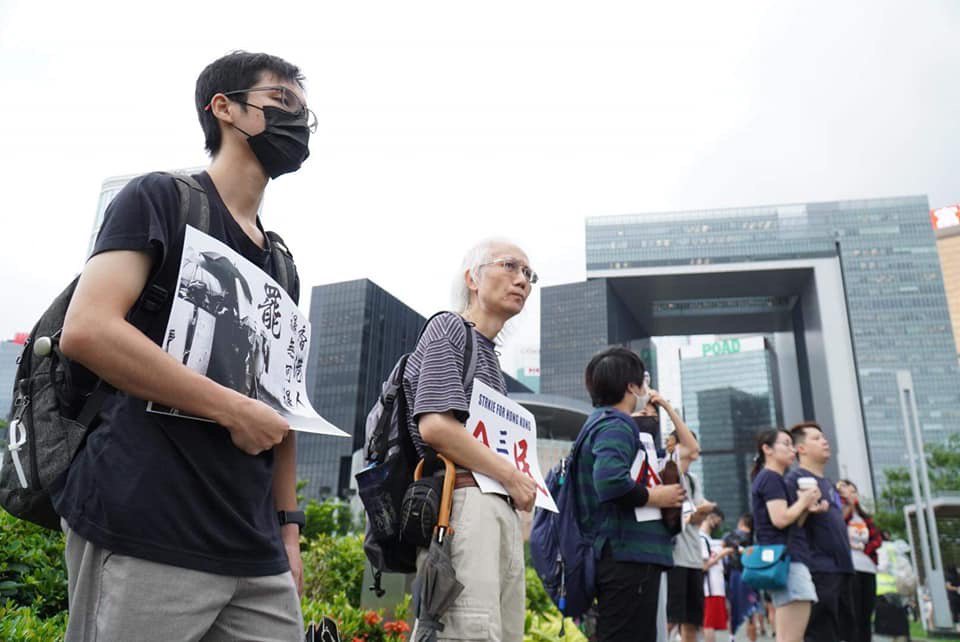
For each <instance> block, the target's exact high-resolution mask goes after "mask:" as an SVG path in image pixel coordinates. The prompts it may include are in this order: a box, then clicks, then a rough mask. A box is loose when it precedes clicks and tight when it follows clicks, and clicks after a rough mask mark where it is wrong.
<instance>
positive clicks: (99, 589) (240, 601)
mask: <svg viewBox="0 0 960 642" xmlns="http://www.w3.org/2000/svg"><path fill="white" fill-rule="evenodd" d="M61 526H62V527H63V531H64V533H66V536H67V545H66V560H67V577H68V587H67V588H68V596H69V600H70V617H69V620H68V623H67V635H66V642H126V641H127V640H131V641H134V640H135V641H137V642H141V641H143V642H146V641H150V640H157V642H171V641H172V640H177V641H180V640H194V641H203V642H220V641H227V640H230V641H234V640H257V641H258V642H267V641H271V642H272V641H276V642H294V641H297V642H299V641H300V640H303V635H304V629H303V616H302V615H301V613H300V599H299V597H298V596H297V589H296V586H295V585H294V582H293V576H292V575H291V573H290V572H289V571H287V572H286V573H283V574H280V575H270V576H266V577H231V576H227V575H214V574H212V573H203V572H200V571H193V570H190V569H185V568H179V567H176V566H169V565H167V564H158V563H156V562H149V561H147V560H142V559H139V558H136V557H129V556H126V555H119V554H116V553H112V552H110V551H108V550H106V549H103V548H100V547H99V546H96V545H94V544H91V543H90V542H88V541H87V540H85V539H83V538H82V537H80V536H79V535H77V534H76V533H74V532H73V531H72V530H70V528H69V527H68V526H67V524H66V522H64V521H62V520H61Z"/></svg>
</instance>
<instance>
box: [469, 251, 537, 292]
mask: <svg viewBox="0 0 960 642" xmlns="http://www.w3.org/2000/svg"><path fill="white" fill-rule="evenodd" d="M487 265H499V266H500V267H502V268H503V269H504V270H506V271H507V272H509V273H510V274H522V275H523V278H525V279H526V280H527V283H529V284H530V285H533V284H534V283H536V282H537V281H539V280H540V277H539V276H537V273H536V272H534V271H533V268H531V267H530V266H529V265H525V264H524V263H522V262H521V261H520V260H519V259H515V258H513V257H512V256H504V257H502V258H499V259H494V260H493V261H488V262H487V263H481V264H480V267H484V266H487Z"/></svg>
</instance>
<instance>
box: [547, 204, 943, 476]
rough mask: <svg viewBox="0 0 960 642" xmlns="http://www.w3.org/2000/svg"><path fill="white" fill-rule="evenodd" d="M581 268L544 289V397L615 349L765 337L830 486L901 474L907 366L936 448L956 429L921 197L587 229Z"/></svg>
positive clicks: (939, 290)
mask: <svg viewBox="0 0 960 642" xmlns="http://www.w3.org/2000/svg"><path fill="white" fill-rule="evenodd" d="M586 263H587V281H586V282H583V283H574V284H569V285H562V286H555V287H552V288H545V289H544V291H543V297H542V302H543V303H542V305H543V309H542V322H541V324H542V325H541V335H542V338H541V340H542V354H541V366H542V377H541V389H542V390H543V391H544V392H547V393H559V394H567V395H570V396H577V397H581V398H582V397H583V393H582V392H581V391H580V390H579V386H578V385H577V383H578V381H577V380H578V378H579V377H580V373H581V372H582V368H583V364H584V363H586V361H585V360H584V357H585V356H587V353H588V352H592V351H595V350H596V349H599V348H600V347H602V346H604V345H608V344H611V343H625V342H626V341H630V340H633V339H635V338H639V337H651V336H677V335H697V334H708V333H712V334H725V333H729V334H733V333H758V334H768V333H770V334H773V335H775V336H776V337H777V339H776V343H777V359H778V362H779V364H780V368H779V370H780V375H781V377H783V378H784V379H788V378H789V379H791V380H794V381H795V385H793V384H792V385H790V386H787V387H786V388H785V393H784V400H783V409H784V418H785V421H786V422H787V423H791V422H793V421H799V420H801V419H815V420H817V421H819V422H820V423H821V424H822V425H824V427H825V430H826V432H827V434H828V436H829V437H830V438H831V439H832V440H833V441H834V444H835V447H836V448H835V455H836V457H835V460H837V461H835V462H833V463H832V464H831V467H832V470H831V472H832V473H833V474H842V475H844V476H849V477H851V478H852V479H854V480H855V481H857V482H858V483H860V484H862V485H863V486H864V487H867V488H869V487H871V486H872V485H873V484H874V480H873V478H872V474H873V473H874V472H878V471H882V470H883V469H884V468H887V467H890V466H899V465H902V464H903V456H904V455H903V449H902V443H903V440H902V437H901V435H902V430H903V428H902V426H901V425H900V424H901V409H900V406H899V399H898V395H897V392H896V391H897V388H896V379H895V376H896V375H895V371H896V370H898V369H909V370H910V371H911V372H912V375H913V381H914V383H915V387H916V399H917V405H918V409H919V414H920V417H919V419H920V423H921V425H922V426H923V429H924V432H925V434H926V435H927V436H928V438H929V440H931V441H935V440H938V439H941V438H942V437H943V436H944V435H946V434H947V433H950V432H955V431H957V430H960V390H958V387H957V385H956V381H957V380H958V367H957V359H956V347H955V344H954V340H953V331H952V327H951V325H950V319H949V314H948V308H947V299H946V294H945V290H944V281H943V277H942V275H941V270H940V262H939V258H938V255H937V248H936V242H935V237H934V232H933V230H932V229H931V225H930V220H929V207H928V204H927V199H926V197H924V196H909V197H900V198H884V199H867V200H856V201H836V202H826V203H801V204H792V205H773V206H761V207H744V208H735V209H723V210H697V211H688V212H671V213H653V214H643V215H627V216H613V217H602V218H592V219H588V221H587V224H586ZM784 338H786V340H784ZM781 346H783V347H784V349H781ZM838 466H839V468H838ZM876 481H877V483H878V484H882V481H883V477H882V474H881V475H880V476H879V478H878V479H877V480H876Z"/></svg>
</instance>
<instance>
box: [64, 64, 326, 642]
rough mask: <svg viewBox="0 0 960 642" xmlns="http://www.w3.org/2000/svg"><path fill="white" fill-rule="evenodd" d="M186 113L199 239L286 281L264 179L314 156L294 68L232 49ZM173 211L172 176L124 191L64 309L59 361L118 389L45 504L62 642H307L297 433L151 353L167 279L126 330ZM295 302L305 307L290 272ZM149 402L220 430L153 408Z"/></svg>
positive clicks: (206, 75)
mask: <svg viewBox="0 0 960 642" xmlns="http://www.w3.org/2000/svg"><path fill="white" fill-rule="evenodd" d="M196 107H197V112H198V115H199V118H200V123H201V126H202V128H203V131H204V134H205V137H206V148H207V150H208V151H209V152H210V154H211V156H212V162H211V163H210V166H209V168H208V169H207V171H205V172H201V173H200V174H197V175H196V176H194V178H195V179H196V181H197V182H198V183H199V185H200V187H202V189H203V191H204V192H205V193H206V195H207V198H208V200H209V229H208V232H207V233H208V234H209V236H211V237H213V238H215V239H216V240H218V241H220V242H222V243H224V244H225V245H227V246H228V247H230V248H231V249H232V250H234V251H235V252H237V253H238V254H240V255H241V256H243V257H244V258H246V259H247V260H249V261H250V262H252V263H253V264H254V265H255V266H257V267H259V268H260V269H262V270H263V271H265V272H266V273H267V274H269V275H270V276H272V277H274V278H276V279H277V280H278V281H280V279H279V278H277V277H278V272H279V271H280V270H281V269H283V268H281V267H280V266H279V265H277V262H276V261H274V260H273V259H274V258H275V257H274V256H273V254H272V249H273V248H272V245H271V244H272V243H273V242H274V241H272V240H271V239H270V238H269V237H268V236H267V235H266V234H265V233H264V231H263V228H262V227H261V225H260V220H259V218H258V216H257V210H258V208H259V205H260V202H261V200H262V198H263V192H264V189H265V188H266V186H267V182H268V181H269V179H270V178H276V177H277V176H280V175H281V174H285V173H288V172H293V171H296V170H297V169H298V168H299V166H300V164H301V163H302V162H303V161H304V159H306V158H307V155H308V149H307V144H308V141H309V137H310V131H311V129H312V128H313V126H314V122H313V118H312V113H311V112H310V111H309V110H308V109H307V108H306V102H305V97H304V92H303V86H302V76H301V74H300V71H299V69H297V67H295V66H294V65H292V64H290V63H288V62H286V61H284V60H281V59H280V58H277V57H275V56H270V55H267V54H251V53H246V52H234V53H232V54H229V55H227V56H224V57H223V58H220V59H219V60H216V61H215V62H213V63H212V64H210V65H209V66H208V67H207V68H206V69H204V70H203V72H202V73H201V74H200V77H199V78H198V79H197V88H196ZM179 211H180V205H179V195H178V189H177V186H176V184H175V182H174V179H173V178H172V177H171V176H169V175H167V174H161V173H153V174H147V175H145V176H140V177H138V178H135V179H133V180H132V181H130V183H129V184H128V185H127V186H126V187H124V189H123V190H122V191H121V192H120V193H119V194H118V195H117V197H116V198H115V199H114V201H113V202H112V203H111V204H110V206H109V207H108V209H107V212H106V216H105V219H104V223H103V227H102V229H101V231H100V235H99V237H98V239H97V242H96V245H95V247H94V251H93V254H92V256H91V258H90V259H89V260H88V262H87V264H86V266H85V267H84V270H83V273H82V275H81V277H80V281H79V284H78V286H77V289H76V293H75V295H74V297H73V300H72V302H71V304H70V308H69V310H68V311H67V315H66V320H65V323H64V328H63V333H62V337H61V339H60V348H61V350H62V352H63V353H64V354H65V355H66V356H67V357H69V358H70V359H73V360H74V361H76V362H79V363H81V364H83V365H84V366H86V367H87V368H89V369H90V370H91V371H93V372H94V373H95V374H97V375H98V376H100V377H102V378H103V379H104V380H106V381H108V382H109V383H110V384H112V385H113V386H114V387H115V388H116V389H117V392H116V393H114V394H112V395H111V396H110V397H109V398H108V399H107V401H106V402H105V403H104V406H103V409H102V411H101V413H100V423H99V426H98V427H97V428H96V430H94V431H93V432H92V433H90V435H89V437H88V439H87V441H86V443H85V445H84V446H83V447H82V448H81V449H80V450H79V452H78V453H77V455H76V457H75V458H74V460H73V462H72V464H71V466H70V469H69V470H68V472H67V474H66V475H65V479H64V480H63V483H62V485H61V487H60V488H59V489H57V490H56V491H55V492H54V504H55V506H56V508H57V511H58V512H59V513H60V515H62V517H63V526H64V531H65V532H66V536H67V539H66V558H67V571H68V577H69V587H68V588H69V598H70V619H69V623H68V626H67V635H66V639H67V640H70V641H72V640H94V639H96V640H165V641H166V640H187V639H190V640H227V639H230V640H234V639H255V640H297V639H302V636H303V624H302V616H301V613H300V605H299V598H298V589H299V588H300V587H302V565H301V560H300V550H299V526H300V525H301V524H302V521H303V520H302V513H299V514H298V513H297V512H296V508H297V501H296V491H295V485H296V446H295V441H294V434H293V433H292V432H290V430H289V425H288V424H287V422H286V420H284V419H283V418H282V417H281V416H280V415H279V414H278V413H277V412H276V411H274V410H273V409H272V408H271V407H269V406H267V405H266V404H264V403H262V402H260V401H257V400H256V399H253V398H250V397H248V396H246V395H244V394H242V393H241V392H238V391H237V390H235V389H232V388H231V387H227V386H224V385H221V384H220V383H217V382H216V381H215V380H214V378H209V377H207V376H203V375H201V374H198V373H196V372H194V371H193V370H190V369H189V368H187V367H186V366H185V365H183V364H182V363H180V361H179V360H177V359H175V358H173V357H172V356H170V355H169V354H167V353H166V352H164V351H163V349H161V347H160V344H161V341H162V339H163V333H164V331H165V327H166V322H167V318H168V315H169V311H170V309H171V303H172V300H173V297H172V294H173V292H175V290H176V284H169V283H167V284H162V285H163V287H165V288H167V289H168V292H169V296H168V297H167V300H166V301H164V302H163V303H162V305H161V306H160V307H161V309H160V310H159V311H158V312H157V313H156V314H154V315H152V317H151V318H150V319H149V320H147V321H145V322H143V323H142V324H139V325H138V326H134V325H132V324H131V323H130V322H129V321H128V320H127V319H126V315H127V312H128V311H129V310H130V309H131V307H132V306H134V305H135V304H136V303H137V301H138V300H139V299H140V296H141V292H142V290H143V289H144V286H145V285H146V284H147V282H148V278H149V277H150V276H151V274H153V273H154V271H155V270H157V269H158V267H159V266H160V265H161V261H166V260H173V261H175V262H179V260H180V256H179V254H180V252H181V251H182V248H183V244H184V241H183V237H184V232H183V229H182V228H181V227H180V225H179V223H178V217H179ZM168 251H169V252H170V254H174V255H175V256H172V258H171V257H169V256H168V257H167V258H166V259H164V258H163V257H165V256H166V255H167V253H168ZM164 264H165V263H164ZM289 295H290V296H291V297H292V298H293V300H294V301H296V300H297V299H298V297H299V282H298V281H297V280H296V279H295V278H294V279H292V283H291V286H290V292H289ZM146 400H150V401H154V402H157V403H159V404H162V405H164V406H169V407H173V408H178V409H180V411H181V412H182V413H183V414H185V415H191V416H197V417H205V418H208V419H210V420H212V421H209V422H208V421H199V420H194V419H189V418H186V417H180V416H176V417H174V416H169V415H158V414H154V413H149V412H147V411H146V403H147V402H146Z"/></svg>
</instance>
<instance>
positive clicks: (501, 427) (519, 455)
mask: <svg viewBox="0 0 960 642" xmlns="http://www.w3.org/2000/svg"><path fill="white" fill-rule="evenodd" d="M466 428H467V432H469V433H470V434H471V435H473V437H474V439H476V440H477V441H479V442H480V443H482V444H483V445H485V446H486V447H487V448H489V449H490V450H492V451H494V452H495V453H497V454H498V455H500V456H501V457H503V458H504V459H506V460H507V461H509V462H510V463H511V464H512V465H514V466H516V467H517V470H519V471H520V472H521V473H523V474H525V475H527V476H528V477H530V479H532V480H533V481H534V482H535V483H536V484H537V500H536V505H537V506H539V507H540V508H545V509H547V510H549V511H553V512H554V513H556V512H558V510H557V504H556V502H554V501H553V497H552V496H551V495H550V492H549V491H548V490H547V484H546V482H544V481H543V475H542V474H541V473H540V460H539V459H537V422H536V420H535V419H534V418H533V414H531V413H530V411H529V410H527V409H526V408H524V407H523V406H521V405H520V404H518V403H517V402H515V401H511V400H510V399H509V398H507V397H506V396H505V395H502V394H500V393H499V392H497V391H496V390H494V389H493V388H491V387H490V386H488V385H486V384H485V383H483V382H482V381H480V380H478V379H474V381H473V394H472V395H471V397H470V418H469V419H467V424H466ZM473 477H474V479H476V480H477V486H479V487H480V490H481V491H483V492H484V493H499V494H501V495H508V494H509V493H507V490H506V489H505V488H504V487H503V485H502V484H500V482H498V481H497V480H495V479H492V478H490V477H487V476H486V475H483V474H481V473H478V472H474V473H473Z"/></svg>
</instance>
